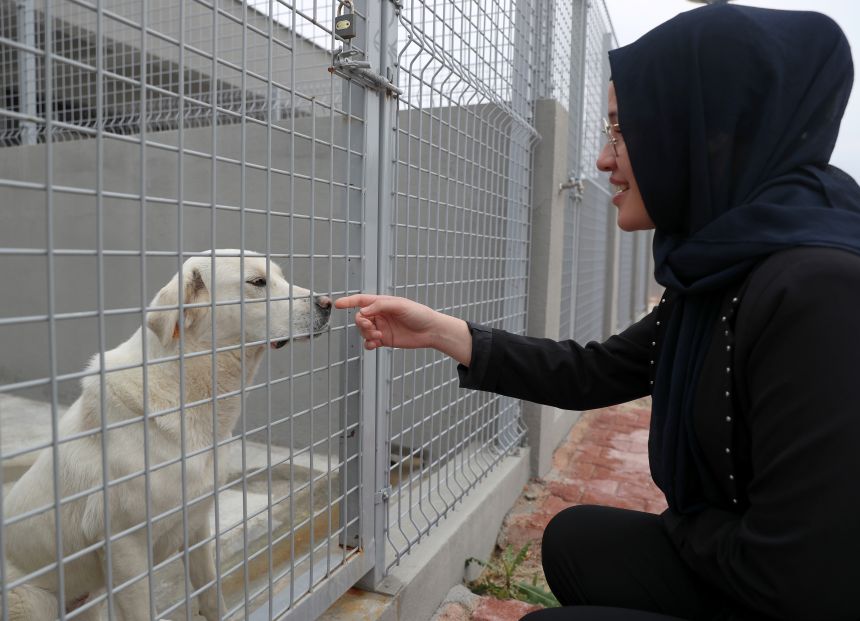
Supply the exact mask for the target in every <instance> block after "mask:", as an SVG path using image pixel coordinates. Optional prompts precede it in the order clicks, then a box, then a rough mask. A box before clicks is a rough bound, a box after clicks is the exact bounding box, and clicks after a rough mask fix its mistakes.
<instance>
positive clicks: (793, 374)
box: [664, 251, 860, 621]
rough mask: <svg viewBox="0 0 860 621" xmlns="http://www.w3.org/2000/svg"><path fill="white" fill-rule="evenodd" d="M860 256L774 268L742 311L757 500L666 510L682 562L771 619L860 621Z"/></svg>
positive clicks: (743, 386)
mask: <svg viewBox="0 0 860 621" xmlns="http://www.w3.org/2000/svg"><path fill="white" fill-rule="evenodd" d="M833 252H836V251H833ZM841 254H842V255H845V253H841ZM795 256H798V255H795ZM846 256H849V257H850V256H851V255H846ZM851 261H853V265H852V266H851V269H847V268H846V269H841V270H840V269H838V268H837V269H834V263H838V261H835V260H834V259H833V256H832V255H831V257H830V258H829V259H828V260H827V262H826V264H825V263H824V262H822V261H820V260H818V259H815V258H814V257H813V258H812V259H811V260H809V261H803V260H802V259H801V260H800V261H799V262H796V263H792V264H790V265H788V266H787V267H786V269H785V270H784V271H783V272H782V273H781V274H774V273H771V274H769V275H768V274H765V275H763V278H765V277H768V278H770V283H769V284H768V285H766V286H764V287H762V291H761V292H760V294H758V295H756V296H752V298H751V299H749V310H748V313H747V320H748V321H744V316H743V314H742V311H743V307H745V306H747V304H745V303H746V302H747V300H744V302H745V303H744V304H743V306H742V308H741V309H739V311H738V313H739V314H738V320H737V326H738V329H737V332H736V341H735V343H736V346H737V348H738V350H737V354H738V356H739V358H738V359H737V360H738V363H737V368H738V371H739V373H740V372H741V370H742V369H743V375H742V377H741V376H740V375H739V377H738V380H737V381H738V382H740V383H739V384H736V386H737V390H738V393H739V394H738V397H739V398H741V399H744V400H745V401H746V406H747V412H748V414H747V415H746V416H747V424H748V425H749V432H750V438H751V455H752V473H753V474H752V478H751V480H750V483H749V485H748V487H747V489H746V493H747V497H748V500H749V506H748V508H747V509H746V510H745V511H744V512H743V513H742V514H740V515H738V514H736V513H732V512H729V511H722V510H717V509H709V510H705V511H703V512H701V513H699V514H697V515H695V516H680V515H677V514H675V513H673V512H671V511H667V512H666V514H664V520H665V523H666V525H667V528H668V530H669V534H670V536H671V537H672V539H673V540H674V541H675V544H676V546H677V547H678V548H679V549H680V552H681V555H682V557H683V558H684V560H685V561H686V562H687V563H688V564H689V565H690V566H691V567H692V568H693V569H694V570H695V571H696V572H697V573H698V574H700V575H701V576H702V577H704V578H705V579H706V581H707V582H709V583H711V584H712V585H714V586H716V587H718V588H719V589H721V590H722V591H724V592H725V593H727V594H729V595H730V596H731V597H732V598H734V599H735V600H737V601H739V602H741V603H743V604H744V605H745V606H747V607H748V608H750V609H752V610H755V611H757V612H759V613H761V614H763V615H766V616H767V617H772V618H778V619H804V620H805V619H828V620H830V621H839V620H842V619H845V620H848V619H851V620H854V621H856V620H857V619H860V588H858V580H860V569H858V565H857V559H858V558H860V494H858V491H857V490H858V489H860V375H858V371H860V320H858V309H860V260H857V259H856V257H852V258H851ZM843 267H845V266H844V265H843ZM752 290H753V287H752V286H751V287H750V291H752ZM750 296H751V294H750V293H748V294H747V297H750ZM742 325H743V326H744V327H741V326H742ZM742 343H747V344H748V345H744V346H743V351H742V349H741V348H742V345H741V344H742ZM741 360H743V361H744V362H743V363H742V362H741ZM742 364H743V365H744V366H743V367H742Z"/></svg>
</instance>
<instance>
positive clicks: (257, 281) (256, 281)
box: [248, 277, 266, 287]
mask: <svg viewBox="0 0 860 621" xmlns="http://www.w3.org/2000/svg"><path fill="white" fill-rule="evenodd" d="M248 284H249V285H254V286H255V287H265V286H266V279H265V278H263V277H260V278H254V279H253V280H249V281H248Z"/></svg>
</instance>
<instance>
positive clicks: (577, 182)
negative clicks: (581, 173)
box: [558, 175, 585, 200]
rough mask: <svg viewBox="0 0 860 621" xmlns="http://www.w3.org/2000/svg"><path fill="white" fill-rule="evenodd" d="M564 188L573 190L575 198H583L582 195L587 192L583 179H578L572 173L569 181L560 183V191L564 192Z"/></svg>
mask: <svg viewBox="0 0 860 621" xmlns="http://www.w3.org/2000/svg"><path fill="white" fill-rule="evenodd" d="M564 190H573V198H574V199H576V200H582V196H583V194H584V193H585V184H584V183H582V179H576V178H574V176H573V175H571V176H570V177H569V178H568V180H567V181H565V182H564V183H560V184H559V186H558V191H559V192H563V191H564Z"/></svg>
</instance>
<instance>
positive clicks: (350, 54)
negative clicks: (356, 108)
mask: <svg viewBox="0 0 860 621" xmlns="http://www.w3.org/2000/svg"><path fill="white" fill-rule="evenodd" d="M361 56H363V54H362V52H361V50H358V49H355V48H349V49H343V48H339V49H337V50H335V52H334V56H333V58H332V63H331V67H329V69H328V70H329V71H330V72H332V73H334V74H335V75H339V76H340V77H342V78H347V79H349V80H354V81H355V82H358V83H359V84H361V85H362V86H366V87H368V88H372V89H374V90H377V91H383V92H384V93H385V94H392V95H395V96H397V95H402V94H403V91H402V90H400V89H399V88H397V87H396V86H395V85H394V83H392V82H391V80H389V79H388V78H386V77H384V76H381V75H379V74H378V73H375V72H374V71H372V70H371V68H370V62H368V61H366V60H362V59H360V58H356V57H361Z"/></svg>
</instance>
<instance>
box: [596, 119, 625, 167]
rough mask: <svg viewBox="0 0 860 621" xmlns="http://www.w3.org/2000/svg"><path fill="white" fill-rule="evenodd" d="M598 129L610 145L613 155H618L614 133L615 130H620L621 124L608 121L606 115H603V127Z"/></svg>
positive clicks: (616, 137) (616, 139) (616, 138)
mask: <svg viewBox="0 0 860 621" xmlns="http://www.w3.org/2000/svg"><path fill="white" fill-rule="evenodd" d="M600 131H601V132H603V134H604V135H605V136H606V142H608V143H609V144H611V145H612V152H613V153H614V154H615V157H618V136H616V135H615V132H620V131H621V125H619V124H618V123H610V122H609V121H608V120H607V119H606V117H603V128H602V129H601V130H600Z"/></svg>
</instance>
